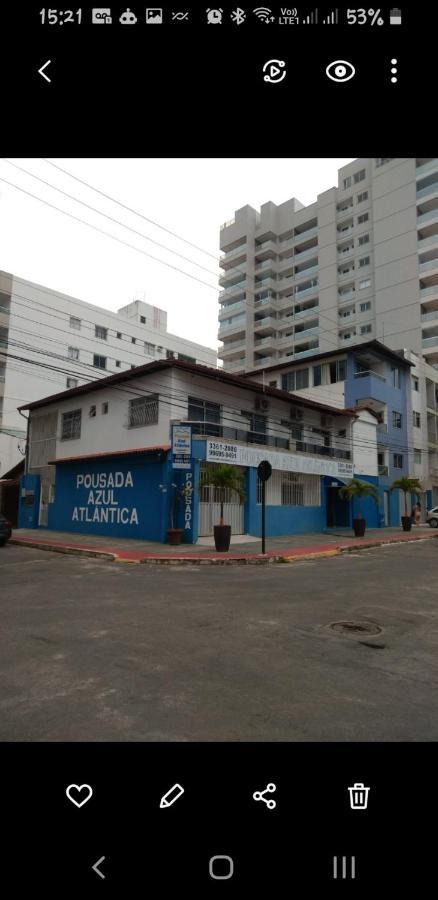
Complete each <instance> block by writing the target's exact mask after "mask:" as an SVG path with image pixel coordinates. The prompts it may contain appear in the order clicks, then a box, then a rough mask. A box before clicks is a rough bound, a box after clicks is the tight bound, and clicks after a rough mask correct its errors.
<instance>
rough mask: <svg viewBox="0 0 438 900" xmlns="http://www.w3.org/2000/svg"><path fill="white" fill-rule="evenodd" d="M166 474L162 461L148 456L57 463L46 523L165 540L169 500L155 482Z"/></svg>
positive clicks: (87, 531)
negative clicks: (52, 498) (51, 500)
mask: <svg viewBox="0 0 438 900" xmlns="http://www.w3.org/2000/svg"><path fill="white" fill-rule="evenodd" d="M166 479H167V461H166V460H165V459H164V460H161V459H159V458H158V457H157V456H156V457H151V456H150V455H147V456H140V455H137V454H135V455H132V456H124V457H107V458H105V459H101V460H96V459H95V460H89V461H76V462H72V463H63V464H60V465H58V466H57V467H56V484H55V502H54V503H51V504H49V516H48V527H49V528H50V529H54V530H56V531H77V532H82V533H84V534H99V535H108V536H109V537H127V538H140V539H145V540H155V541H164V540H165V537H166V530H167V528H168V527H169V513H168V504H169V500H168V494H167V493H164V492H163V491H162V490H160V484H162V483H165V482H166ZM111 482H114V484H113V485H112V484H111Z"/></svg>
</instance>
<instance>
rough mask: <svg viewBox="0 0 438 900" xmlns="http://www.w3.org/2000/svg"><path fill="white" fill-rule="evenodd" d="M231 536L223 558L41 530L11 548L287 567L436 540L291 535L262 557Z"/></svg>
mask: <svg viewBox="0 0 438 900" xmlns="http://www.w3.org/2000/svg"><path fill="white" fill-rule="evenodd" d="M247 537H248V539H247V541H245V535H236V536H235V539H234V541H233V539H232V541H231V549H230V551H229V553H216V551H215V550H214V547H212V549H211V550H209V549H204V547H205V542H206V541H207V540H208V539H206V538H203V539H202V545H200V544H198V545H196V544H180V546H179V547H170V546H169V545H168V544H159V543H155V542H153V541H137V540H130V539H127V538H114V539H111V538H108V537H106V536H105V537H98V536H96V535H92V536H91V535H86V534H73V533H70V532H61V531H47V530H46V529H28V528H20V529H16V530H14V532H13V535H12V538H11V543H12V544H19V545H20V546H23V547H24V546H27V547H34V548H37V549H40V550H52V551H54V552H58V553H68V554H71V555H77V556H89V557H97V558H100V559H108V560H111V561H116V562H128V563H149V564H166V563H167V564H174V565H175V564H179V565H181V564H184V563H185V564H187V565H202V564H207V565H208V564H211V565H227V564H235V565H239V564H241V565H245V564H252V565H260V564H262V565H263V564H264V565H266V564H268V563H275V562H277V563H288V562H294V560H299V559H313V558H315V557H322V556H335V555H337V554H338V553H342V552H345V551H349V550H355V551H357V550H362V549H368V548H370V547H380V546H382V545H385V544H393V543H400V542H409V541H418V540H425V539H432V538H438V530H436V529H432V528H429V526H419V527H417V528H413V529H412V531H411V532H403V531H402V530H401V528H370V529H369V531H367V533H366V536H365V537H364V538H355V537H354V535H353V534H352V533H351V531H350V530H345V532H344V530H342V529H339V530H338V531H337V532H336V533H335V532H333V531H332V532H330V533H329V534H294V535H281V536H280V537H274V538H267V540H266V551H267V552H266V553H265V555H264V556H262V553H261V539H260V540H259V539H256V540H255V539H254V537H250V536H249V535H248V536H247Z"/></svg>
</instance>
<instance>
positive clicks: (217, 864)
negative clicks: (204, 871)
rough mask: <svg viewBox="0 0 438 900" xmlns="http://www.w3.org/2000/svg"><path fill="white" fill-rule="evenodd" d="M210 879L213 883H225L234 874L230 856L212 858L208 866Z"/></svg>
mask: <svg viewBox="0 0 438 900" xmlns="http://www.w3.org/2000/svg"><path fill="white" fill-rule="evenodd" d="M208 872H209V875H210V878H214V879H215V881H226V880H227V879H228V878H232V877H233V874H234V862H233V860H232V859H231V856H212V857H211V859H210V862H209V864H208Z"/></svg>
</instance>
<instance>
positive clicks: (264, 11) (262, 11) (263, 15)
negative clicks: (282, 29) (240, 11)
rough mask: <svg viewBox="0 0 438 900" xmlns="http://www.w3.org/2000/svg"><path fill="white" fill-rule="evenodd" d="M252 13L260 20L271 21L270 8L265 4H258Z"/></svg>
mask: <svg viewBox="0 0 438 900" xmlns="http://www.w3.org/2000/svg"><path fill="white" fill-rule="evenodd" d="M253 13H254V15H256V16H257V18H258V19H260V20H261V21H262V22H269V20H270V19H272V21H273V17H272V9H268V8H267V6H258V7H257V9H254V10H253Z"/></svg>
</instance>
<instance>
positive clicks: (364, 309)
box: [359, 300, 371, 313]
mask: <svg viewBox="0 0 438 900" xmlns="http://www.w3.org/2000/svg"><path fill="white" fill-rule="evenodd" d="M369 309H371V300H367V301H366V303H360V304H359V310H360V312H361V313H363V312H368V310H369Z"/></svg>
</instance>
